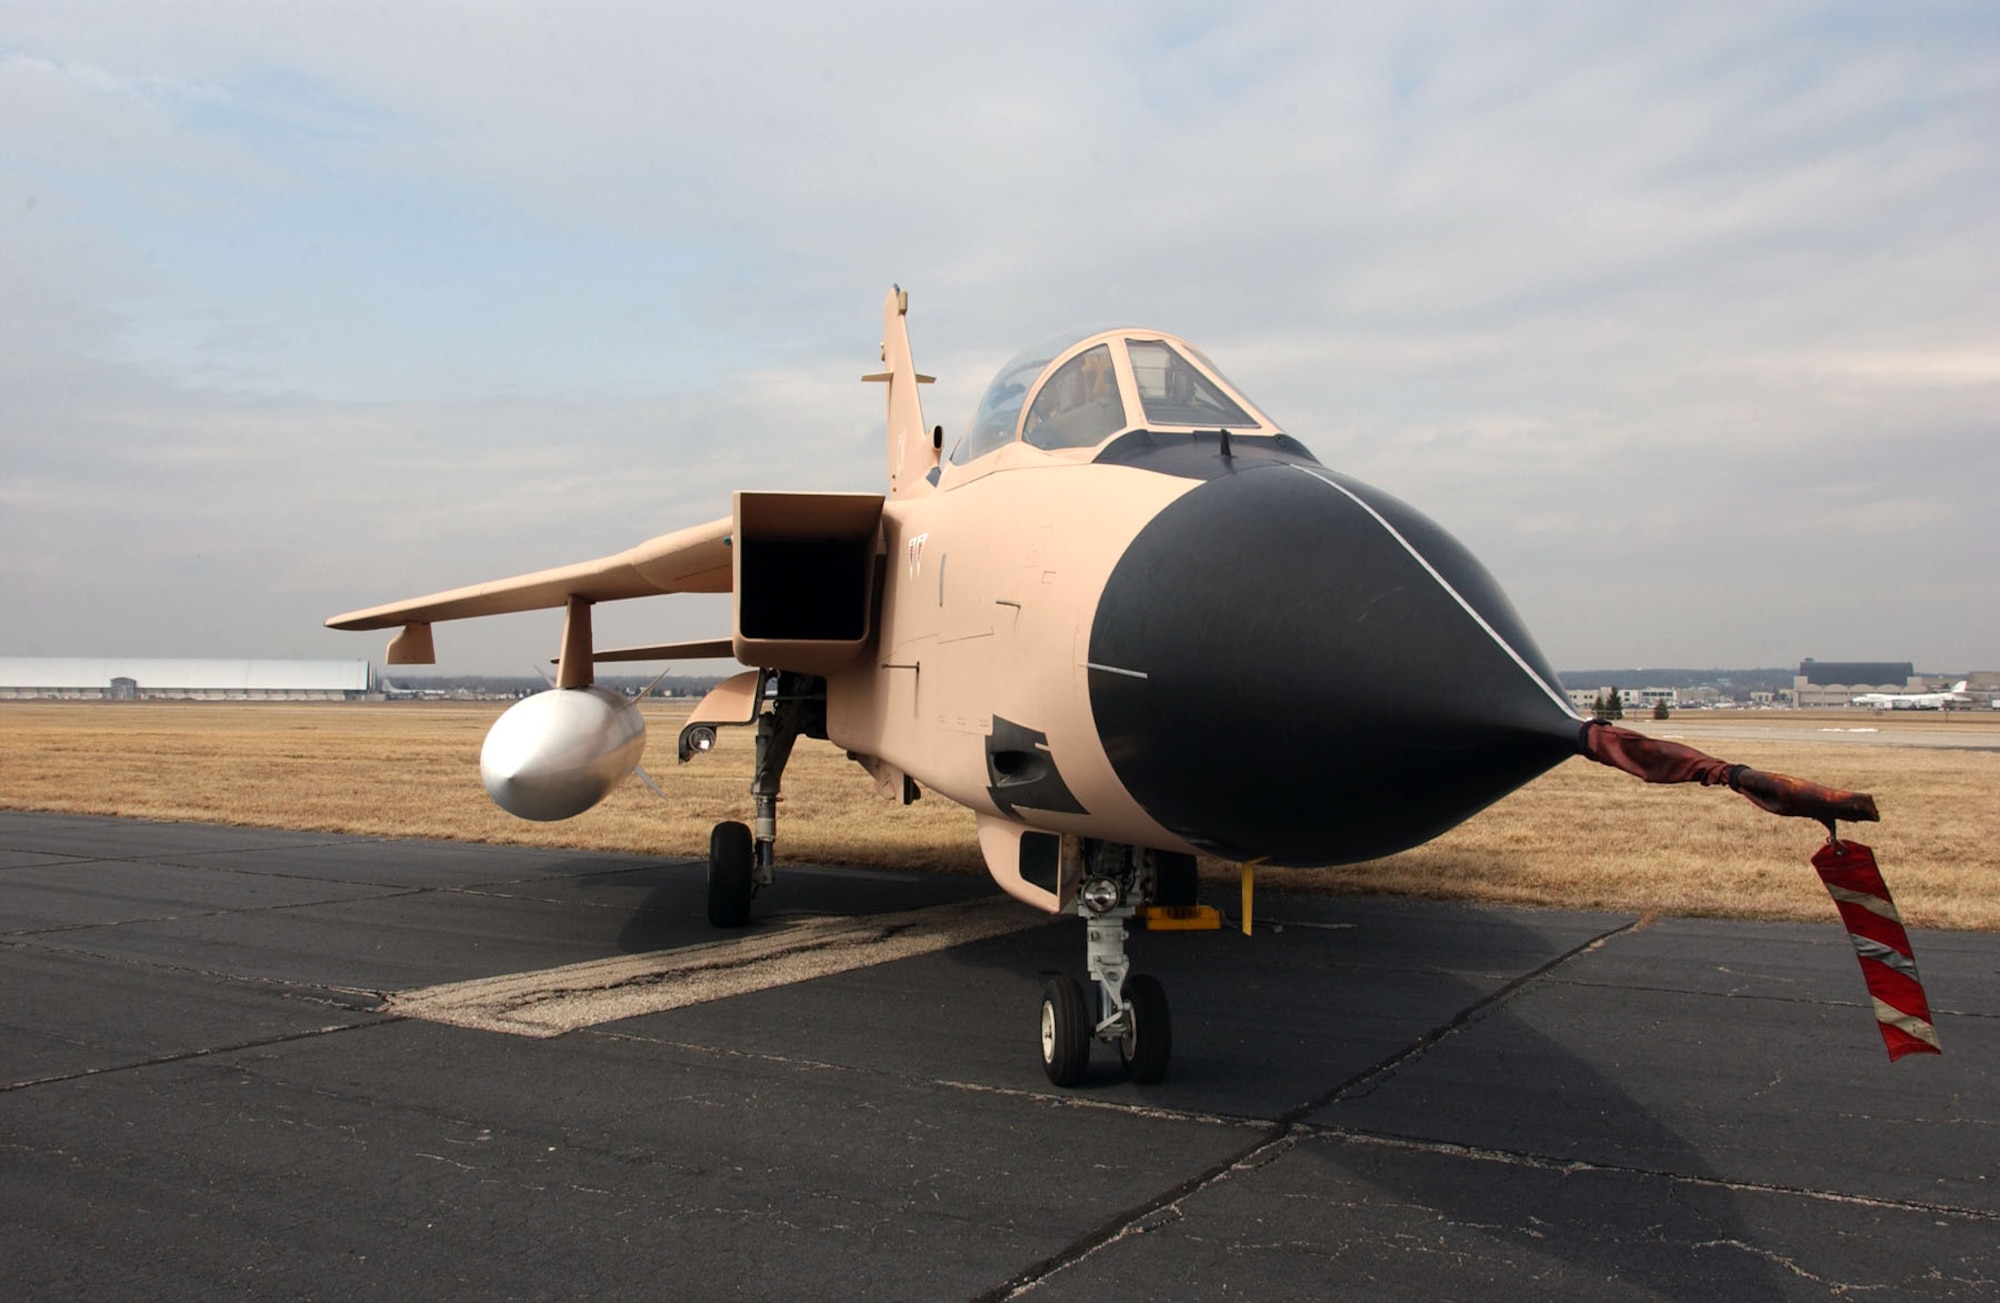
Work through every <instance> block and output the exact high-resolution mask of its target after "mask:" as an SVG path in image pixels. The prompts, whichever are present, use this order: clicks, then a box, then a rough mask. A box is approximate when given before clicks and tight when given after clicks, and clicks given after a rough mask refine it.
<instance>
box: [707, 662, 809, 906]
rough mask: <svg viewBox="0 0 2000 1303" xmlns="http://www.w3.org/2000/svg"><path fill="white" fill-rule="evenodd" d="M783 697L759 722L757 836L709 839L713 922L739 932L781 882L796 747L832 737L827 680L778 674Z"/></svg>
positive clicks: (753, 783)
mask: <svg viewBox="0 0 2000 1303" xmlns="http://www.w3.org/2000/svg"><path fill="white" fill-rule="evenodd" d="M773 681H775V683H776V685H777V693H776V696H775V697H772V698H770V700H771V706H770V708H769V709H768V710H762V711H761V713H759V714H758V716H757V770H756V773H755V775H754V776H753V777H752V778H751V780H750V795H751V798H752V799H753V800H754V802H755V814H754V815H753V819H754V822H755V825H756V827H755V831H754V832H753V831H752V829H751V828H750V827H748V826H746V825H744V824H741V823H737V822H734V821H730V822H726V823H719V824H717V825H715V828H714V830H713V831H712V832H710V833H709V835H708V921H709V923H710V924H711V925H713V926H715V927H727V928H738V927H742V926H743V925H744V924H746V923H748V922H749V921H750V898H751V897H752V896H755V895H756V894H757V893H758V891H760V890H762V889H763V888H765V887H768V886H770V885H771V883H772V882H773V881H775V880H776V878H777V841H778V792H779V788H780V786H781V784H782V783H783V780H784V776H785V763H786V762H787V761H789V760H790V759H791V758H792V744H793V743H795V742H797V741H798V740H799V738H800V737H802V736H803V737H822V738H823V737H825V736H826V680H824V679H820V678H814V677H812V676H810V675H805V674H791V673H784V672H780V673H775V674H772V675H770V676H768V677H767V678H766V679H765V681H764V682H765V684H766V685H767V688H768V685H769V684H770V683H772V682H773Z"/></svg>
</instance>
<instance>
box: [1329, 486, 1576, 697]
mask: <svg viewBox="0 0 2000 1303" xmlns="http://www.w3.org/2000/svg"><path fill="white" fill-rule="evenodd" d="M1291 468H1292V469H1293V470H1295V471H1304V472H1305V473H1306V474H1308V475H1310V476H1312V477H1313V478H1314V479H1316V480H1318V481H1319V482H1320V483H1321V484H1324V485H1326V486H1327V487H1328V488H1330V489H1336V490H1338V491H1339V492H1340V493H1341V494H1343V495H1344V496H1345V497H1346V498H1347V500H1348V501H1350V502H1352V503H1353V504H1354V505H1355V506H1357V507H1359V508H1361V509H1362V510H1363V511H1365V512H1367V513H1368V514H1369V515H1371V516H1373V517H1374V518H1375V523H1376V524H1378V525H1380V526H1381V527H1382V528H1383V529H1386V530H1388V531H1389V537H1390V538H1393V539H1395V540H1396V541H1397V542H1398V543H1401V544H1402V545H1403V550H1404V551H1405V552H1408V553H1409V554H1410V555H1411V556H1412V557H1414V558H1415V559H1416V562H1417V564H1418V565H1420V566H1422V567H1423V568H1424V570H1425V572H1426V573H1428V574H1429V575H1430V577H1431V578H1433V579H1435V580H1437V585H1438V587H1439V588H1442V589H1444V591H1445V592H1447V593H1449V594H1451V600H1452V601H1454V602H1457V603H1458V604H1459V606H1460V607H1461V608H1463V609H1464V611H1465V613H1466V614H1467V615H1469V616H1471V617H1472V618H1473V620H1474V622H1475V623H1477V624H1478V625H1479V627H1480V628H1482V629H1484V630H1486V636H1487V637H1489V638H1491V639H1492V640H1493V641H1494V643H1495V644H1496V645H1497V646H1498V647H1499V648H1500V650H1501V651H1503V652H1506V653H1507V655H1508V657H1509V658H1510V659H1512V660H1513V662H1514V663H1515V664H1516V665H1518V666H1520V667H1521V672H1522V673H1524V674H1526V675H1527V676H1528V677H1529V678H1531V679H1533V680H1534V681H1535V686H1536V687H1538V688H1540V689H1541V690H1542V691H1543V692H1546V693H1548V694H1549V700H1550V701H1553V702H1555V703H1556V705H1558V706H1560V707H1561V708H1562V712H1563V714H1565V715H1568V716H1569V717H1570V718H1571V719H1574V720H1578V721H1581V720H1582V719H1583V716H1581V715H1579V714H1577V713H1576V707H1575V706H1573V705H1571V704H1570V700H1569V698H1568V697H1565V696H1564V695H1563V694H1562V693H1560V692H1557V691H1556V690H1555V689H1554V688H1552V687H1550V686H1549V683H1548V680H1547V679H1544V678H1543V677H1542V676H1541V675H1540V674H1539V673H1537V672H1536V671H1535V667H1534V666H1532V665H1530V664H1528V662H1527V659H1526V658H1525V657H1523V656H1522V655H1521V653H1519V652H1517V651H1515V650H1514V647H1513V644H1511V643H1509V642H1508V641H1507V640H1506V639H1505V638H1502V637H1501V636H1500V631H1499V630H1498V629H1495V628H1494V627H1493V626H1492V625H1490V624H1488V623H1487V622H1486V617H1485V616H1483V615H1481V614H1480V613H1479V612H1478V611H1477V610H1475V609H1473V605H1472V603H1471V602H1468V601H1466V600H1465V598H1464V596H1463V595H1462V594H1460V593H1459V591H1458V590H1457V589H1456V588H1453V587H1452V586H1451V583H1450V581H1449V580H1447V579H1446V578H1445V577H1444V576H1443V575H1441V574H1439V573H1438V569H1437V567H1436V566H1434V565H1432V564H1431V563H1430V560H1429V558H1427V557H1426V556H1424V554H1423V553H1421V552H1419V551H1417V549H1416V548H1415V547H1414V546H1413V545H1412V544H1411V543H1410V540H1409V539H1407V538H1404V537H1403V535H1402V534H1401V533H1400V532H1399V531H1398V530H1397V529H1396V527H1395V526H1394V525H1391V524H1390V523H1389V522H1388V521H1387V520H1385V519H1383V517H1382V513H1381V512H1379V511H1377V510H1375V508H1373V507H1371V506H1369V505H1368V504H1367V503H1366V502H1364V501H1362V500H1361V498H1359V497H1358V496H1356V495H1355V494H1354V493H1353V492H1352V491H1351V490H1349V489H1348V487H1347V486H1346V485H1344V484H1342V483H1340V482H1339V481H1338V480H1330V479H1328V478H1327V477H1326V476H1324V475H1322V474H1320V473H1319V472H1318V471H1316V470H1314V469H1312V468H1311V467H1310V466H1301V465H1299V464H1298V463H1296V462H1293V463H1291Z"/></svg>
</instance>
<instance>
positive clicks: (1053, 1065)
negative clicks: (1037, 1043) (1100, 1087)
mask: <svg viewBox="0 0 2000 1303" xmlns="http://www.w3.org/2000/svg"><path fill="white" fill-rule="evenodd" d="M1092 1030H1093V1028H1092V1025H1091V1019H1090V1012H1089V1010H1088V1009H1086V1008H1085V1006H1084V1002H1083V988H1082V987H1081V986H1079V985H1077V982H1076V979H1075V978H1073V977H1051V978H1050V979H1049V980H1048V982H1047V983H1046V984H1044V985H1043V987H1042V1071H1043V1072H1046V1073H1047V1074H1048V1076H1049V1080H1050V1081H1051V1082H1052V1083H1054V1084H1055V1085H1058V1086H1074V1085H1076V1084H1077V1083H1079V1082H1081V1081H1082V1080H1083V1075H1084V1072H1085V1071H1086V1070H1087V1069H1088V1068H1089V1067H1090V1035H1091V1032H1092Z"/></svg>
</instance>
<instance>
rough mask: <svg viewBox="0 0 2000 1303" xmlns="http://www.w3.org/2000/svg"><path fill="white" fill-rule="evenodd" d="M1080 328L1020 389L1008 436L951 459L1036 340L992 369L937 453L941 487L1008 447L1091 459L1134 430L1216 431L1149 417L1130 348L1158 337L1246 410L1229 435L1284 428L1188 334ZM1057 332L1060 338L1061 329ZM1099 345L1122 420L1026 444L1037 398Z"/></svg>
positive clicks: (1262, 433)
mask: <svg viewBox="0 0 2000 1303" xmlns="http://www.w3.org/2000/svg"><path fill="white" fill-rule="evenodd" d="M1079 329H1081V330H1083V332H1084V333H1081V334H1079V335H1077V336H1076V337H1075V338H1074V339H1072V340H1071V342H1070V343H1069V344H1068V345H1066V346H1065V347H1063V348H1062V349H1060V350H1059V351H1057V352H1056V353H1054V354H1053V355H1052V356H1050V357H1049V359H1048V361H1046V362H1045V363H1043V364H1042V367H1041V370H1040V371H1038V372H1037V373H1036V374H1035V377H1034V381H1033V383H1032V384H1030V385H1029V386H1028V387H1027V388H1026V389H1025V390H1024V391H1023V392H1022V395H1021V401H1020V405H1019V407H1018V408H1017V409H1016V410H1015V413H1014V418H1013V425H1012V430H1011V432H1010V435H1009V437H1008V438H1006V439H1005V440H1001V441H998V442H995V443H994V444H993V446H992V447H990V448H986V449H983V450H982V451H979V452H977V453H974V454H971V455H969V456H967V457H966V458H965V460H963V461H957V460H954V458H956V457H958V455H959V449H960V448H961V447H962V446H964V444H965V442H966V440H968V439H971V438H973V437H974V435H975V434H976V432H977V429H976V427H977V424H978V420H979V416H978V413H979V412H983V411H984V410H986V406H987V403H986V400H987V396H988V395H989V394H990V393H992V391H993V389H994V387H995V386H996V385H998V384H999V383H1000V382H1001V381H1002V380H1003V379H1005V378H1006V377H1007V376H1008V375H1009V373H1010V372H1012V371H1014V370H1015V369H1017V367H1018V364H1019V362H1020V360H1021V359H1022V357H1023V355H1024V354H1028V353H1030V352H1031V351H1039V350H1037V348H1036V345H1033V344H1031V345H1029V346H1028V348H1026V349H1023V350H1022V351H1021V353H1017V354H1015V355H1014V357H1013V358H1010V359H1009V360H1008V361H1007V362H1006V363H1003V364H1002V365H1001V367H1000V368H999V370H997V371H996V372H995V373H994V377H993V380H992V381H991V382H989V383H988V385H987V387H986V389H985V390H983V391H981V394H980V400H979V404H978V406H977V407H976V408H975V409H974V417H973V422H972V424H971V425H969V426H968V428H967V429H966V431H965V433H963V434H961V435H960V436H959V438H958V440H957V441H956V442H955V443H954V444H953V445H952V448H951V451H950V453H949V454H947V455H945V456H944V457H942V458H940V469H941V473H942V478H941V480H940V487H949V485H950V483H951V482H952V481H962V480H965V479H968V478H974V477H977V476H978V475H981V474H984V473H985V469H986V468H982V469H979V470H975V469H974V468H976V467H981V464H982V463H984V462H986V461H987V460H988V459H989V458H992V457H994V456H996V455H997V454H999V453H1001V452H1003V451H1005V450H1006V449H1008V448H1019V447H1034V448H1035V450H1036V452H1037V453H1039V454H1041V455H1042V456H1046V457H1051V458H1059V459H1063V460H1072V461H1090V460H1092V459H1093V458H1094V457H1095V455H1096V454H1097V452H1098V451H1099V450H1101V449H1102V448H1104V447H1105V446H1106V445H1107V444H1109V443H1111V442H1112V441H1114V440H1117V439H1120V438H1123V437H1124V436H1126V435H1129V434H1131V433H1132V432H1133V431H1135V430H1157V431H1160V432H1161V433H1177V432H1189V431H1201V430H1207V431H1211V432H1212V431H1214V430H1215V429H1216V428H1217V426H1216V423H1214V422H1209V423H1203V422H1186V421H1160V420H1153V419H1149V416H1148V413H1147V410H1146V408H1145V405H1144V400H1143V399H1142V398H1141V395H1140V390H1139V384H1138V380H1137V378H1136V376H1135V374H1134V371H1133V366H1132V359H1131V355H1130V351H1129V347H1128V346H1129V345H1130V344H1134V343H1156V342H1157V343H1163V344H1165V345H1167V346H1168V347H1169V348H1170V349H1171V350H1172V351H1173V354H1174V356H1176V357H1177V358H1179V359H1180V360H1181V361H1182V362H1184V363H1186V364H1187V365H1188V366H1190V367H1192V368H1193V369H1194V371H1195V373H1196V374H1197V375H1199V376H1200V377H1202V378H1203V379H1205V380H1207V381H1208V382H1209V383H1210V384H1212V385H1214V386H1215V387H1216V388H1217V389H1218V390H1219V391H1220V393H1221V394H1222V395H1223V396H1225V397H1226V398H1228V399H1229V400H1230V401H1232V402H1233V403H1235V404H1236V405H1237V406H1238V407H1240V408H1241V409H1242V411H1243V413H1244V415H1245V416H1247V417H1248V418H1250V420H1251V421H1252V422H1254V424H1248V425H1238V424H1231V425H1229V427H1228V428H1229V429H1230V432H1231V434H1232V435H1233V436H1240V437H1248V438H1265V437H1269V436H1273V435H1281V434H1283V430H1282V429H1281V428H1280V427H1279V426H1278V424H1277V423H1276V422H1275V421H1273V420H1271V418H1270V417H1269V416H1268V415H1267V414H1266V413H1265V412H1264V411H1263V409H1261V408H1260V407H1258V406H1257V404H1255V403H1254V402H1252V401H1250V399H1249V398H1248V397H1246V396H1245V395H1244V393H1243V391H1242V390H1240V389H1238V388H1237V387H1236V385H1235V384H1234V383H1233V382H1232V381H1230V380H1229V379H1228V378H1227V377H1226V376H1224V375H1222V373H1221V372H1220V371H1219V370H1217V369H1216V366H1215V364H1214V363H1213V362H1211V361H1210V360H1209V359H1208V356H1207V354H1206V353H1204V352H1203V351H1202V350H1201V349H1200V348H1198V347H1196V346H1195V345H1194V344H1193V343H1191V342H1190V341H1189V340H1187V339H1186V338H1184V337H1182V336H1180V335H1176V334H1174V333H1173V332H1172V331H1168V330H1161V329H1159V328H1157V327H1152V326H1135V325H1112V326H1094V327H1081V328H1079ZM1055 337H1057V338H1059V337H1060V333H1058V334H1057V335H1056V336H1055ZM1047 338H1048V337H1045V338H1044V340H1043V341H1038V343H1039V342H1046V339H1047ZM1101 344H1102V345H1109V346H1110V353H1111V361H1112V370H1113V373H1114V375H1115V377H1116V380H1117V387H1118V400H1119V404H1120V406H1121V408H1122V415H1123V417H1124V421H1123V423H1122V424H1120V425H1119V426H1118V428H1116V429H1115V430H1111V431H1109V432H1108V433H1106V434H1104V435H1103V436H1101V437H1099V438H1097V439H1096V440H1094V441H1093V442H1091V443H1090V444H1087V445H1078V446H1073V447H1061V448H1045V447H1039V446H1036V445H1033V444H1028V443H1025V442H1024V436H1025V433H1026V428H1027V422H1028V420H1029V419H1030V417H1031V416H1032V415H1033V413H1034V410H1035V404H1036V403H1037V402H1038V401H1039V400H1040V398H1041V396H1042V393H1043V391H1044V390H1045V389H1046V388H1047V386H1048V385H1049V384H1050V383H1051V382H1052V381H1054V379H1055V378H1056V377H1057V375H1059V374H1060V373H1061V372H1062V370H1063V368H1064V367H1066V366H1067V365H1068V364H1069V363H1070V362H1071V361H1073V360H1074V359H1076V358H1077V357H1079V356H1081V355H1082V354H1084V353H1086V352H1088V351H1089V350H1091V349H1093V348H1096V347H1097V346H1099V345H1101Z"/></svg>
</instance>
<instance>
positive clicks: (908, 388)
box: [861, 285, 938, 498]
mask: <svg viewBox="0 0 2000 1303" xmlns="http://www.w3.org/2000/svg"><path fill="white" fill-rule="evenodd" d="M909 311H910V296H909V293H908V291H906V290H904V289H903V288H901V287H900V286H896V285H891V286H890V287H889V296H888V298H886V299H884V300H883V301H882V361H883V362H884V363H885V364H886V365H887V367H888V370H886V371H879V372H877V373H875V374H874V375H866V376H863V377H861V378H862V379H863V380H874V381H880V382H882V383H884V384H886V385H888V386H889V422H888V430H889V496H890V497H892V498H901V497H909V496H910V495H912V494H919V493H929V492H930V491H931V483H930V481H929V480H928V479H926V478H925V476H926V475H928V474H929V472H930V469H931V467H933V466H935V465H937V460H938V448H937V444H936V441H935V440H934V438H933V436H932V433H931V429H930V427H929V426H927V425H925V424H924V404H923V400H922V399H921V398H920V397H918V395H917V386H918V385H927V384H931V383H933V382H934V380H935V379H936V377H934V376H926V375H918V374H917V368H916V364H915V363H914V362H912V361H911V360H910V335H909V331H907V330H906V329H905V328H904V326H903V318H904V317H905V316H907V315H908V314H909Z"/></svg>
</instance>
